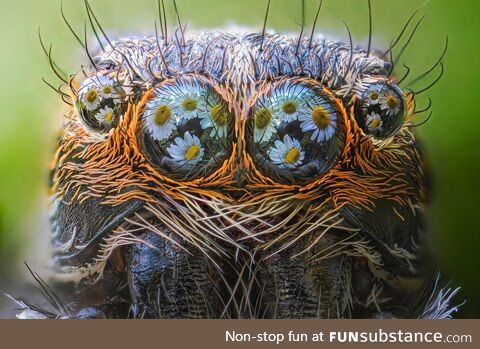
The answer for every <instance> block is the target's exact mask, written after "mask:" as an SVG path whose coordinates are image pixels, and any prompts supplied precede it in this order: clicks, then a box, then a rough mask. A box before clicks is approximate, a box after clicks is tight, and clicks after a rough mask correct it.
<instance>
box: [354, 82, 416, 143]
mask: <svg viewBox="0 0 480 349" xmlns="http://www.w3.org/2000/svg"><path fill="white" fill-rule="evenodd" d="M405 109H406V108H405V98H404V96H403V93H402V91H401V90H400V88H399V87H398V86H396V85H392V84H389V83H388V82H386V81H383V80H380V81H378V82H375V83H372V84H370V85H369V86H368V87H367V88H366V89H365V91H364V92H363V93H362V95H361V96H360V99H359V100H358V101H357V103H356V106H355V119H356V121H357V123H358V125H359V126H360V127H361V128H362V130H363V132H365V133H366V134H369V135H372V136H375V137H378V138H387V137H390V136H392V135H393V134H394V133H395V132H397V131H398V129H399V128H400V127H401V126H402V125H403V123H404V121H405Z"/></svg>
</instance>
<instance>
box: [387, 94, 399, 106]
mask: <svg viewBox="0 0 480 349" xmlns="http://www.w3.org/2000/svg"><path fill="white" fill-rule="evenodd" d="M387 105H388V106H389V108H390V109H395V108H396V107H397V105H398V99H397V98H396V97H395V96H392V95H389V96H387Z"/></svg>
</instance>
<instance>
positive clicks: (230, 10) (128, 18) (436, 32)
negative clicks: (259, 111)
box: [0, 0, 480, 317]
mask: <svg viewBox="0 0 480 349" xmlns="http://www.w3.org/2000/svg"><path fill="white" fill-rule="evenodd" d="M166 2H167V5H168V6H167V10H168V11H169V13H170V22H171V27H173V26H174V25H175V23H176V20H175V17H174V12H173V6H172V4H171V2H170V1H168V0H167V1H166ZM63 3H64V9H65V12H66V13H67V16H68V18H69V20H70V21H71V23H72V25H73V26H74V27H75V28H77V30H78V31H79V32H80V33H81V32H82V28H83V21H84V20H85V17H86V15H85V11H84V8H83V1H80V0H64V1H63ZM91 3H92V6H93V7H94V9H95V11H96V13H97V15H98V17H99V18H100V19H101V22H102V23H103V26H104V27H105V28H107V32H108V33H109V34H110V36H111V37H115V36H119V35H129V34H152V33H153V20H154V16H155V11H156V2H155V0H136V1H127V0H92V1H91ZM177 3H178V7H179V11H180V14H181V17H182V20H183V21H187V22H188V27H189V29H190V30H192V29H199V28H222V27H225V26H229V25H239V26H247V27H251V28H252V29H255V30H260V29H261V24H262V21H263V16H264V11H265V5H266V1H259V0H242V1H239V0H222V1H219V0H203V1H201V0H189V1H187V0H178V1H177ZM422 3H423V0H402V1H400V0H397V1H387V0H373V1H372V9H373V21H374V27H373V33H374V35H373V43H374V46H375V47H378V48H382V49H385V48H387V47H388V44H389V42H390V41H391V40H392V38H394V37H395V36H396V35H397V34H398V33H399V31H400V30H401V28H402V26H403V24H404V23H405V21H406V20H407V18H408V17H409V16H410V15H411V13H412V12H413V11H414V10H415V9H416V8H417V7H419V6H420V5H421V4H422ZM0 4H1V6H0V9H1V12H0V42H1V46H0V47H1V54H0V62H1V68H2V69H3V71H2V72H3V73H2V80H1V83H0V101H1V104H0V105H1V108H0V122H1V123H0V289H3V290H8V291H10V292H11V291H12V288H13V286H12V285H14V284H15V283H18V282H20V281H21V280H24V279H25V278H27V276H26V275H25V268H24V267H23V265H22V261H28V262H30V263H31V264H32V265H34V266H35V267H36V269H38V268H40V267H38V268H37V266H40V265H45V256H46V255H47V251H48V238H49V237H48V219H47V212H48V209H47V206H48V199H47V188H46V183H47V178H48V170H47V168H48V162H49V159H50V158H51V156H52V154H53V151H54V145H53V144H54V138H55V134H56V131H57V129H58V127H59V125H60V123H61V121H62V113H61V110H62V104H61V102H60V100H59V98H58V96H57V95H55V93H53V92H52V91H51V90H50V89H49V88H48V87H47V86H46V85H44V84H43V82H42V81H41V77H45V78H46V79H48V80H50V81H52V82H55V84H57V81H56V80H55V77H54V75H53V74H52V72H51V70H50V69H49V66H48V63H47V60H46V58H45V56H44V55H43V53H42V51H41V49H40V45H39V40H38V37H37V30H38V27H39V26H40V27H41V30H42V34H43V37H44V40H45V42H46V44H47V45H49V43H50V42H53V50H52V52H53V55H54V57H55V60H56V61H57V62H58V63H59V65H61V66H62V67H63V68H64V70H65V71H67V72H74V71H76V70H77V69H78V68H79V65H80V64H81V63H87V58H86V57H85V56H84V54H83V52H82V51H81V50H80V49H79V45H78V44H77V43H76V42H75V40H74V39H73V37H72V36H71V34H70V33H69V32H68V30H67V28H66V27H65V26H64V24H63V22H62V19H61V16H60V1H59V0H42V1H37V0H28V1H27V0H23V1H6V0H0ZM366 4H367V1H366V0H364V1H361V0H351V1H346V0H343V1H339V0H335V1H333V0H325V1H324V6H323V8H322V12H321V14H320V18H319V22H318V25H317V31H321V32H323V33H325V34H328V35H331V36H333V37H335V38H338V39H341V40H345V41H346V40H348V37H347V34H346V31H345V28H344V26H343V24H342V23H341V20H345V21H346V22H347V23H348V25H349V26H350V28H351V30H352V34H353V39H354V41H355V42H356V43H357V44H359V45H365V43H366V42H367V34H368V22H367V20H368V12H367V5H366ZM479 4H480V2H478V1H476V0H470V1H469V0H456V1H448V0H432V1H431V2H430V3H429V4H427V6H426V7H425V8H423V9H422V10H421V13H422V14H427V16H426V18H425V20H424V23H423V24H422V26H421V27H420V29H419V31H418V33H417V35H416V36H415V37H414V39H413V40H412V43H411V45H410V46H409V48H408V50H407V51H406V52H405V54H404V56H403V59H404V61H405V63H406V64H407V65H408V66H409V67H411V68H412V73H411V75H410V76H411V77H414V76H416V75H417V74H419V73H421V72H422V71H424V70H425V69H426V68H429V66H430V65H431V64H432V63H433V62H434V61H435V60H436V59H437V57H438V56H439V55H440V53H441V51H442V49H443V45H444V38H445V35H446V34H448V37H449V42H450V44H449V49H448V52H447V55H446V57H445V59H444V64H445V75H444V77H443V79H442V80H441V81H440V82H439V83H438V84H437V85H436V86H434V87H433V88H432V89H431V90H430V91H429V92H428V93H426V94H425V95H426V96H423V97H422V99H420V103H419V104H420V106H421V105H424V104H425V103H426V98H427V97H428V96H430V97H431V98H432V101H433V111H434V113H433V116H432V118H431V120H430V121H429V122H428V123H426V124H425V125H424V126H422V127H420V128H419V129H418V132H419V134H420V136H421V137H422V139H423V141H424V144H425V149H426V152H427V155H428V159H429V162H430V165H431V168H432V172H433V175H434V192H433V201H432V205H431V208H430V211H429V212H430V221H431V225H432V227H431V228H432V244H433V250H434V252H435V255H436V258H437V259H438V261H439V263H440V264H441V266H442V269H443V270H444V272H445V273H446V274H448V275H450V276H452V277H453V278H454V280H455V283H457V284H459V285H461V286H462V288H463V291H462V297H464V298H467V303H466V305H465V306H464V307H463V309H462V311H461V313H460V316H462V317H480V302H479V301H480V297H479V294H480V292H479V288H480V277H479V276H480V262H479V261H480V255H479V254H480V239H479V236H480V230H479V229H478V227H479V223H480V222H479V208H478V207H479V197H480V195H479V194H480V193H479V183H478V179H479V173H480V171H479V169H480V166H479V164H480V162H479V156H478V149H479V145H480V144H479V137H478V135H477V132H478V130H477V125H475V122H477V121H479V120H480V115H479V112H478V110H479V104H477V103H479V82H480V81H479V68H480V67H479V64H478V62H479V54H480V52H479V47H480V44H479V42H480V41H479V26H478V16H479V15H480V11H479V9H480V6H479ZM316 6H317V2H316V1H314V0H306V11H305V13H306V24H307V28H308V29H307V31H308V32H309V30H310V29H309V28H310V25H311V23H312V19H313V16H314V12H315V10H316ZM301 18H302V16H301V1H300V0H272V4H271V10H270V16H269V19H268V27H269V28H271V29H274V30H277V31H296V32H297V31H298V30H299V26H298V24H297V23H300V22H301ZM92 44H93V42H92ZM398 66H399V67H400V66H401V65H398ZM397 74H398V75H403V71H402V70H401V71H400V72H397ZM407 81H409V79H407ZM424 83H425V82H424ZM419 86H422V83H420V84H419ZM422 101H423V102H422ZM424 116H425V115H424ZM420 117H421V116H420ZM2 302H3V301H2Z"/></svg>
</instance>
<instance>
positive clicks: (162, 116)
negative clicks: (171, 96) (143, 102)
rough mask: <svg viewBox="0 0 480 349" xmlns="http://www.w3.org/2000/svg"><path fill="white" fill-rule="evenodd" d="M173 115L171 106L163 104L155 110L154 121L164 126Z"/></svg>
mask: <svg viewBox="0 0 480 349" xmlns="http://www.w3.org/2000/svg"><path fill="white" fill-rule="evenodd" d="M171 116H172V111H171V110H170V107H169V106H168V105H161V106H159V107H158V108H157V110H156V111H155V116H154V117H153V121H154V122H155V124H157V125H158V126H163V125H165V124H166V123H167V122H168V120H170V117H171Z"/></svg>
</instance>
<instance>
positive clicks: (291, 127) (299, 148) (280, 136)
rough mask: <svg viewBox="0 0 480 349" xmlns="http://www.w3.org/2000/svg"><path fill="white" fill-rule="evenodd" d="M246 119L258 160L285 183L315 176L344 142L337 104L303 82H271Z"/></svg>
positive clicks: (274, 176)
mask: <svg viewBox="0 0 480 349" xmlns="http://www.w3.org/2000/svg"><path fill="white" fill-rule="evenodd" d="M251 123H252V124H253V144H254V146H253V147H252V148H253V149H252V153H253V154H254V156H255V160H256V163H257V165H258V166H259V167H260V169H261V170H262V171H263V172H264V174H265V175H267V176H269V177H272V178H275V179H277V180H280V181H283V182H287V183H292V184H293V183H299V184H304V183H308V182H312V181H314V180H316V179H317V178H318V177H319V175H321V174H322V173H324V172H325V171H327V170H328V169H330V168H331V167H332V166H333V164H334V163H335V162H336V160H337V158H338V156H339V153H340V149H341V148H342V145H343V142H344V139H343V138H344V136H343V129H344V121H343V117H342V113H341V111H340V108H339V105H338V104H337V102H336V101H335V100H334V98H333V97H332V96H331V95H330V94H329V93H328V92H327V91H325V90H323V88H322V87H320V86H316V85H313V84H309V83H307V82H297V81H293V82H292V81H282V82H279V83H276V84H274V85H273V86H272V88H271V90H270V91H269V92H268V93H267V94H265V95H263V96H261V97H260V98H259V99H258V101H257V103H256V104H255V106H254V107H253V110H252V113H251Z"/></svg>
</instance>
